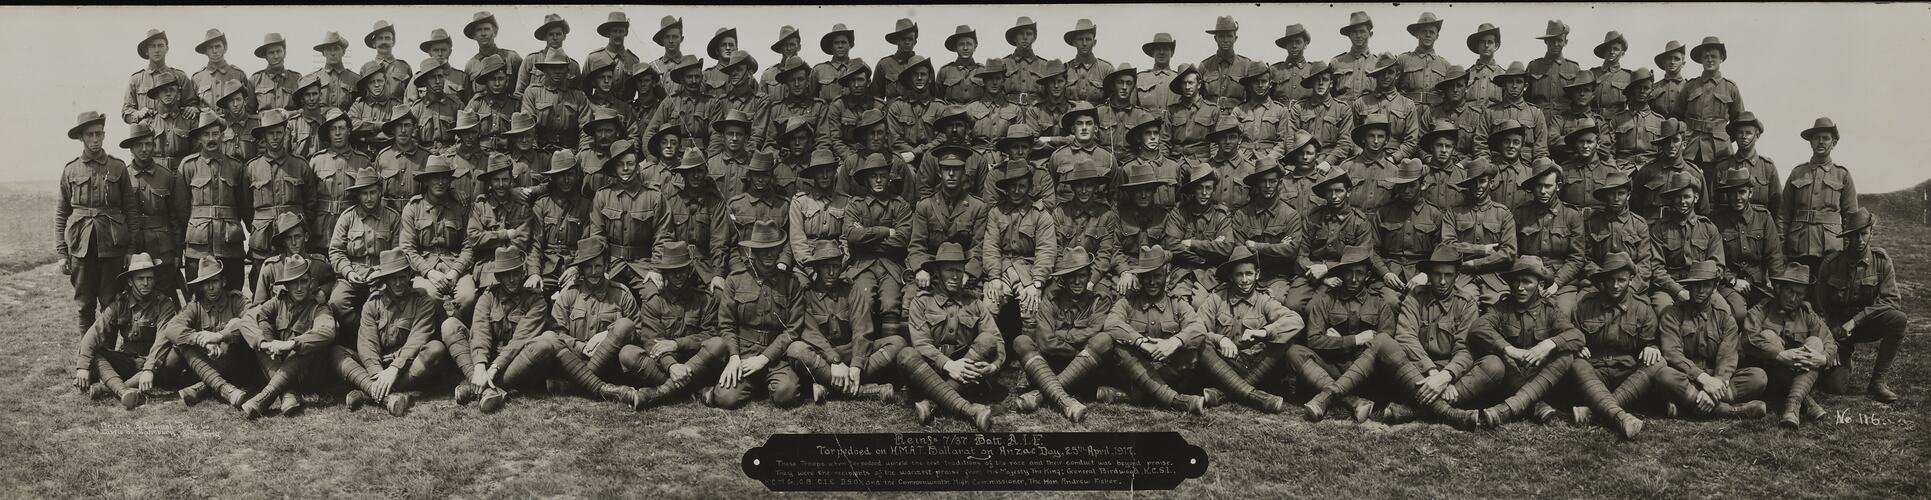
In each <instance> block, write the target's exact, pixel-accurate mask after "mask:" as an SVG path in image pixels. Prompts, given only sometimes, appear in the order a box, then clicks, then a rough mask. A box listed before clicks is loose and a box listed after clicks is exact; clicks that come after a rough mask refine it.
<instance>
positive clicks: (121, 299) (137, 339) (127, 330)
mask: <svg viewBox="0 0 1931 500" xmlns="http://www.w3.org/2000/svg"><path fill="white" fill-rule="evenodd" d="M155 268H156V263H155V261H154V259H153V258H151V257H148V255H147V254H144V253H136V254H133V255H130V256H129V257H128V264H127V271H124V272H121V273H120V275H119V276H116V277H114V278H113V279H115V280H117V281H122V282H125V285H124V290H123V291H121V292H120V293H118V294H116V295H115V296H114V297H113V301H112V302H109V303H108V304H107V306H106V308H105V309H103V310H102V313H101V317H100V321H99V322H96V323H94V324H93V325H90V326H89V327H88V328H87V331H86V332H85V333H84V334H83V335H81V338H80V349H79V350H80V354H79V355H78V356H77V360H76V363H75V365H74V386H75V387H77V388H80V389H81V390H82V391H83V393H84V394H86V395H88V396H89V397H90V398H92V397H95V396H96V395H107V396H111V397H117V398H120V400H121V406H122V407H123V408H125V409H129V410H132V409H134V408H136V407H139V406H141V405H142V404H145V403H147V392H146V391H147V390H148V389H151V388H153V387H154V382H155V380H154V378H155V371H157V370H164V371H165V374H167V375H175V374H178V373H179V372H180V371H181V369H182V368H184V367H185V366H184V362H183V360H182V358H181V357H180V356H177V355H175V354H173V352H172V350H171V349H169V344H168V342H167V341H166V340H165V339H156V338H155V337H156V330H157V329H159V328H160V327H161V326H162V325H165V324H167V323H168V321H169V320H171V319H173V318H174V315H175V313H176V312H178V311H180V310H181V303H180V302H177V299H176V298H175V296H174V295H172V294H170V293H168V292H167V291H164V290H161V289H160V288H159V287H158V286H157V285H158V284H157V283H156V281H157V278H156V277H155ZM156 340H160V341H159V342H157V341H156ZM163 365H166V366H163ZM123 377H126V378H125V379H123ZM169 378H179V377H169ZM94 379H98V380H100V382H99V387H98V388H96V387H94V386H91V385H89V381H90V380H94Z"/></svg>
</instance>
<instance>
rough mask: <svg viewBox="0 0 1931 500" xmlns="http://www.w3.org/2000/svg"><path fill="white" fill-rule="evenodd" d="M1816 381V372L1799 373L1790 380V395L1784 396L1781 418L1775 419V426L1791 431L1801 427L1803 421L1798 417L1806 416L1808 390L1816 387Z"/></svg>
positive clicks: (1808, 398) (1808, 399) (1808, 400)
mask: <svg viewBox="0 0 1931 500" xmlns="http://www.w3.org/2000/svg"><path fill="white" fill-rule="evenodd" d="M1817 379H1818V375H1817V371H1816V370H1810V371H1806V372H1803V373H1799V374H1797V375H1796V376H1794V377H1791V378H1790V393H1789V394H1787V395H1785V396H1784V403H1783V416H1782V418H1779V419H1777V425H1781V426H1784V427H1788V428H1793V429H1794V428H1797V426H1799V425H1803V419H1802V418H1800V416H1803V415H1805V414H1806V412H1805V411H1804V410H1805V406H1806V405H1805V403H1808V402H1810V401H1811V399H1810V388H1811V386H1813V385H1816V383H1817Z"/></svg>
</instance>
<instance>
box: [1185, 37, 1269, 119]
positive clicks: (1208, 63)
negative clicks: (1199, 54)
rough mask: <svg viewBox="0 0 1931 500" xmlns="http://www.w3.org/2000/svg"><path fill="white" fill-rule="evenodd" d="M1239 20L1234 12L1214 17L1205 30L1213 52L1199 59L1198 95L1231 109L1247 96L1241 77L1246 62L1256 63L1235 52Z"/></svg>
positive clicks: (1244, 71) (1246, 68)
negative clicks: (1229, 14) (1230, 14)
mask: <svg viewBox="0 0 1931 500" xmlns="http://www.w3.org/2000/svg"><path fill="white" fill-rule="evenodd" d="M1239 31H1240V23H1239V22H1236V21H1234V17H1233V16H1220V17H1219V18H1216V19H1214V29H1210V30H1207V34H1209V35H1213V37H1214V54H1213V55H1210V56H1207V58H1206V59H1203V60H1201V61H1200V66H1197V67H1198V68H1199V69H1200V95H1201V97H1202V98H1204V99H1206V100H1207V102H1209V103H1212V104H1214V105H1215V107H1218V108H1221V109H1231V108H1233V107H1234V106H1235V105H1237V104H1239V103H1240V102H1241V101H1245V100H1247V89H1246V88H1244V87H1242V86H1241V84H1240V79H1241V77H1243V76H1246V75H1247V73H1248V67H1249V66H1255V65H1258V64H1259V63H1256V62H1254V60H1253V59H1248V58H1247V56H1243V55H1240V54H1236V53H1234V42H1235V41H1236V40H1239V39H1240V35H1239Z"/></svg>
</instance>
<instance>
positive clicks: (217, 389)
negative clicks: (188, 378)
mask: <svg viewBox="0 0 1931 500" xmlns="http://www.w3.org/2000/svg"><path fill="white" fill-rule="evenodd" d="M227 260H229V259H223V258H219V257H213V256H207V257H202V258H201V262H200V266H199V267H197V268H196V271H197V272H196V274H195V277H194V279H193V280H190V281H188V283H187V286H188V287H189V288H190V289H192V290H193V291H192V293H191V294H190V295H189V296H188V297H189V300H188V303H187V304H186V305H184V306H182V307H181V312H179V313H176V314H175V315H174V319H172V320H169V321H168V326H167V327H165V328H162V329H161V338H164V339H167V341H168V343H170V344H173V346H174V352H176V353H179V354H180V355H181V357H182V358H185V359H186V360H187V362H188V368H189V369H192V370H194V375H195V377H196V378H198V379H200V380H201V382H200V383H197V384H194V385H190V386H188V387H187V388H185V389H181V402H182V403H184V404H189V405H192V404H195V403H197V402H200V401H201V399H202V398H204V397H206V395H207V394H208V393H209V392H210V391H212V392H213V393H214V394H215V395H217V396H219V397H221V399H222V400H224V401H227V402H228V404H229V405H231V406H234V407H236V408H240V407H241V403H242V402H243V401H245V400H246V399H247V398H248V391H245V390H242V389H241V388H240V387H236V386H235V385H234V384H232V383H229V382H228V378H227V377H226V376H223V375H222V372H227V373H234V371H235V370H236V369H238V368H239V366H238V365H237V363H252V362H253V360H245V359H242V356H241V355H242V354H244V353H245V351H244V350H243V349H239V348H234V347H235V346H237V345H239V344H241V315H242V312H243V311H244V310H245V309H246V308H247V307H248V303H247V302H248V301H247V300H246V299H244V298H243V297H242V296H241V291H239V290H230V289H228V279H226V277H227V276H232V275H231V274H229V273H228V272H226V271H227V270H226V269H224V268H225V267H226V266H227V264H223V263H222V262H223V261H227ZM217 278H220V279H217ZM197 287H198V288H197ZM230 354H233V355H232V356H231V355H230Z"/></svg>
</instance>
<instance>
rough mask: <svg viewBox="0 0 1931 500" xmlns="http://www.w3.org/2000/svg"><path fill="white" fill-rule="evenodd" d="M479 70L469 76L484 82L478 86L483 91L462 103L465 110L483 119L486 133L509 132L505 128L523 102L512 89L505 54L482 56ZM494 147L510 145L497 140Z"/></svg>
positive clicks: (494, 134) (448, 72)
mask: <svg viewBox="0 0 1931 500" xmlns="http://www.w3.org/2000/svg"><path fill="white" fill-rule="evenodd" d="M477 71H478V72H477V73H475V74H472V75H469V76H470V78H474V79H476V81H480V82H483V85H482V88H481V89H479V90H481V91H480V92H477V93H476V94H475V96H473V97H470V98H469V104H467V105H465V106H463V110H464V111H469V112H471V113H476V116H477V117H478V118H481V119H482V120H483V127H482V129H483V130H482V131H481V132H482V133H483V134H484V135H489V136H497V135H508V134H506V133H505V132H504V131H505V130H508V129H509V128H510V126H509V125H510V124H509V121H510V118H511V116H513V115H514V114H516V113H518V112H519V111H520V110H521V109H522V107H523V102H522V101H521V100H518V99H517V98H516V96H515V95H514V94H511V93H510V84H509V78H510V77H509V67H508V66H506V65H504V63H503V58H501V57H490V58H484V59H483V62H482V67H481V68H480V69H478V70H477ZM452 73H453V72H451V71H444V72H443V74H444V75H445V76H444V78H445V79H447V75H449V74H452ZM532 117H534V115H532ZM491 149H493V150H497V151H502V150H505V149H507V146H506V145H503V144H495V141H492V144H491Z"/></svg>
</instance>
